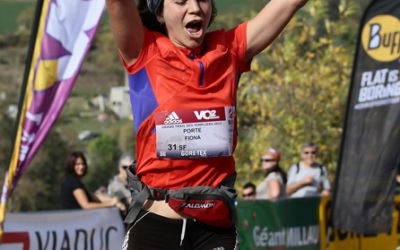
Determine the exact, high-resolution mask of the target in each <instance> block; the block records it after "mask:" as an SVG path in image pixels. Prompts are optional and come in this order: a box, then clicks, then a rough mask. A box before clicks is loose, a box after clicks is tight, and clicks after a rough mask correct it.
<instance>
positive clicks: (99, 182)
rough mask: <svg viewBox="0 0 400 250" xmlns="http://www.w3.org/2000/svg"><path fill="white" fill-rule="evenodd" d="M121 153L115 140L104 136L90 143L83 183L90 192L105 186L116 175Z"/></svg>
mask: <svg viewBox="0 0 400 250" xmlns="http://www.w3.org/2000/svg"><path fill="white" fill-rule="evenodd" d="M120 154H121V152H120V150H119V148H118V142H117V140H116V139H115V138H112V137H110V136H107V135H104V136H101V137H99V138H96V139H94V140H93V141H91V142H90V143H89V145H88V148H87V160H88V174H87V176H86V177H84V179H83V181H84V182H85V183H86V185H87V188H88V189H89V190H91V191H92V192H93V191H95V190H97V189H98V188H101V187H104V186H107V184H108V182H109V180H110V179H111V178H112V176H113V175H115V174H116V173H117V167H118V159H119V156H120Z"/></svg>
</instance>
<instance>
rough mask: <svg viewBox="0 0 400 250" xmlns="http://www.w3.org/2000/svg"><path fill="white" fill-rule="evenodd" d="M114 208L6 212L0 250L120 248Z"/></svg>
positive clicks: (120, 228) (120, 230)
mask: <svg viewBox="0 0 400 250" xmlns="http://www.w3.org/2000/svg"><path fill="white" fill-rule="evenodd" d="M124 236H125V227H124V224H123V222H122V218H121V216H120V214H119V210H118V209H117V208H112V209H110V208H104V209H92V210H70V211H66V210H62V211H61V210H60V211H45V212H32V213H14V214H7V220H6V223H5V225H4V234H3V242H2V243H1V245H0V250H53V249H81V250H103V249H104V250H114V249H121V247H122V243H123V240H124Z"/></svg>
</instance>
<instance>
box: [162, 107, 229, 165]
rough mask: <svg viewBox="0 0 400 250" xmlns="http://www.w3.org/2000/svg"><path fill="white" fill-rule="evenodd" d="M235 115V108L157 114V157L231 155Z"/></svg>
mask: <svg viewBox="0 0 400 250" xmlns="http://www.w3.org/2000/svg"><path fill="white" fill-rule="evenodd" d="M234 118H235V107H218V108H208V109H194V110H175V111H172V112H171V111H164V112H159V113H156V114H155V122H156V138H157V157H159V158H199V157H217V156H231V155H232V148H233V130H234Z"/></svg>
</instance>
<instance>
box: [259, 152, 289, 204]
mask: <svg viewBox="0 0 400 250" xmlns="http://www.w3.org/2000/svg"><path fill="white" fill-rule="evenodd" d="M279 160H280V153H279V151H278V150H276V149H274V148H269V149H268V150H267V151H266V152H265V153H264V155H263V156H262V158H261V165H262V168H263V170H264V172H265V177H264V180H263V181H262V182H261V183H260V184H259V185H258V186H257V189H256V190H257V197H256V198H257V199H269V200H276V199H280V198H283V197H285V196H286V187H285V183H286V173H285V171H283V169H282V168H281V167H280V166H279Z"/></svg>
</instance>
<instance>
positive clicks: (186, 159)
mask: <svg viewBox="0 0 400 250" xmlns="http://www.w3.org/2000/svg"><path fill="white" fill-rule="evenodd" d="M245 53H246V23H243V24H241V25H239V26H237V27H235V28H233V29H231V30H229V31H225V30H218V31H213V32H209V33H207V34H206V36H205V39H204V44H203V46H202V47H201V48H198V49H196V50H194V51H191V50H187V49H182V48H178V47H176V46H174V45H173V44H172V43H171V42H170V40H169V39H168V38H167V37H166V36H164V35H162V34H160V33H157V32H151V31H149V30H147V29H146V28H144V44H143V48H142V51H141V53H140V55H139V57H138V59H137V60H136V61H135V63H133V64H132V65H126V64H124V66H125V68H126V70H127V72H128V77H129V87H130V99H131V105H132V113H133V121H134V127H135V131H136V157H137V159H136V160H137V174H138V175H140V176H141V181H142V182H144V183H145V184H147V185H149V186H151V187H156V188H169V189H177V188H181V187H189V186H213V187H216V186H218V185H219V184H220V183H221V181H222V180H224V179H225V178H226V177H227V176H229V175H232V174H233V173H234V171H235V162H234V159H233V156H232V154H233V152H234V150H235V148H236V134H237V131H236V111H234V112H232V109H231V108H229V107H233V108H235V106H236V92H237V86H238V83H239V78H240V75H241V74H242V73H243V72H246V71H249V70H250V62H248V63H245V61H244V60H245ZM226 107H228V108H226ZM224 108H225V110H228V111H227V112H228V113H226V114H225V115H226V116H231V118H233V119H232V120H231V121H230V122H227V121H226V120H224V119H223V118H224V114H223V110H224ZM221 110H222V111H221ZM233 110H234V109H233ZM221 112H222V113H221ZM232 113H233V114H232ZM182 116H184V117H183V118H182ZM160 117H161V118H160ZM162 117H164V118H162ZM181 118H182V119H181ZM196 118H197V121H196ZM217 118H218V119H220V120H218V119H217ZM225 118H226V117H225ZM160 119H161V120H160ZM162 119H163V120H162ZM214 119H215V120H214ZM205 120H208V121H209V122H210V123H202V124H200V125H211V126H208V127H207V126H201V127H197V125H196V124H197V123H196V122H200V121H202V122H204V121H205ZM215 121H217V122H215ZM179 122H182V124H179ZM214 122H215V123H214ZM228 123H229V124H231V126H232V127H231V128H232V129H230V130H229V132H225V131H227V130H228V129H224V128H223V126H222V125H218V124H225V125H226V124H228ZM213 124H214V125H215V124H217V125H215V126H214V125H213ZM164 125H165V126H164ZM175 126H182V128H177V127H175ZM185 126H186V127H185ZM213 126H214V127H213ZM191 128H193V129H192V130H190V129H191ZM168 129H170V130H168ZM185 129H186V130H185ZM168 131H171V132H168ZM179 131H181V132H179ZM213 131H214V132H215V134H213ZM220 132H222V133H220ZM176 133H178V134H176ZM179 133H181V134H179ZM219 134H228V135H229V137H230V139H231V140H230V143H227V144H226V145H225V142H226V140H225V139H226V138H225V139H224V140H225V141H224V142H223V143H221V144H220V143H219V141H218V140H219V139H220V138H219ZM179 138H180V139H179ZM205 138H206V139H205ZM207 138H208V139H207ZM201 140H203V141H202V142H201ZM198 143H200V144H201V145H200V146H199V144H198ZM208 143H210V144H213V145H210V146H204V144H207V145H208ZM190 147H192V149H193V148H194V149H195V150H188V149H189V148H190ZM200 148H201V149H202V150H197V149H200ZM214 148H217V150H216V151H215V150H214ZM221 148H222V150H220V149H221ZM169 149H172V150H175V151H168V150H169ZM218 150H220V151H221V152H220V151H218ZM225 150H228V151H229V152H227V151H226V152H225ZM173 152H175V153H173ZM210 152H211V153H210ZM165 154H167V155H165ZM168 154H172V155H173V154H175V156H176V157H175V156H172V157H170V156H168ZM209 154H211V156H210V155H209ZM220 155H223V156H220Z"/></svg>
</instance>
